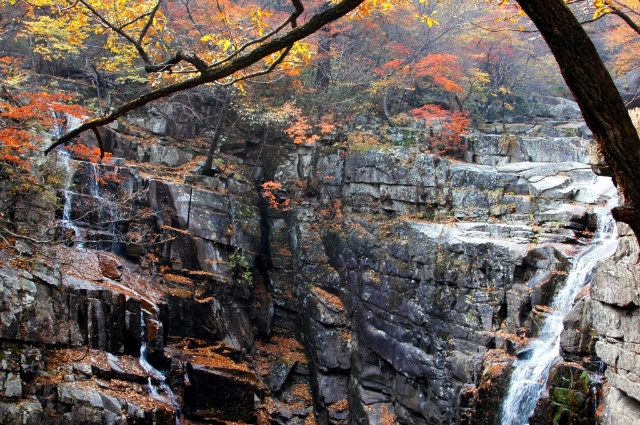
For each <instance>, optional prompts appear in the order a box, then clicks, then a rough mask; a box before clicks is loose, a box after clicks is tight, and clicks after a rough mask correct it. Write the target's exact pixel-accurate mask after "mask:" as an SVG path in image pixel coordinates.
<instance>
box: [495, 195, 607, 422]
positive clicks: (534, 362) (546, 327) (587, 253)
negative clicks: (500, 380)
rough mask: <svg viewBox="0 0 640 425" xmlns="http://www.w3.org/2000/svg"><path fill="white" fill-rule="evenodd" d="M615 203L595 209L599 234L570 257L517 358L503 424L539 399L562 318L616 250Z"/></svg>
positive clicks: (527, 413) (519, 418)
mask: <svg viewBox="0 0 640 425" xmlns="http://www.w3.org/2000/svg"><path fill="white" fill-rule="evenodd" d="M616 205H617V198H616V197H615V196H613V197H612V198H611V199H610V201H609V202H608V203H607V205H606V206H604V207H601V208H599V209H597V210H596V211H595V213H596V214H597V215H598V233H597V235H596V237H595V238H594V239H593V241H592V242H590V243H589V244H588V245H586V246H585V247H584V248H582V249H581V250H580V251H579V252H578V254H577V255H576V256H575V258H574V259H573V266H572V268H571V271H570V272H569V275H568V276H567V282H566V284H565V286H564V287H563V288H562V290H561V291H560V292H559V293H558V294H557V295H556V298H555V299H554V300H553V303H552V305H551V307H552V308H551V312H550V313H549V315H548V316H547V317H546V319H545V321H544V324H543V326H542V329H541V331H540V334H539V335H538V338H537V339H535V340H533V341H532V342H531V343H530V344H529V346H528V348H529V349H530V350H531V352H530V353H529V354H530V355H529V356H528V358H527V359H523V360H516V368H515V370H514V371H513V374H512V375H511V381H510V382H509V391H508V393H507V396H506V398H505V400H504V403H503V405H502V422H501V424H502V425H524V424H526V423H528V420H529V417H531V415H532V414H533V412H534V410H535V407H536V404H537V402H538V399H539V398H540V396H541V395H542V393H543V392H544V390H545V388H546V385H547V380H548V378H549V372H550V370H551V367H552V366H553V365H554V364H555V363H556V362H557V361H558V360H560V335H561V334H562V330H563V329H564V326H563V319H564V317H565V316H566V315H567V313H569V311H570V310H571V307H572V305H573V301H574V299H575V297H576V295H578V293H579V292H580V290H581V289H582V288H583V287H584V286H585V285H586V284H587V283H588V282H589V281H590V280H591V277H592V274H593V273H592V272H593V269H594V268H595V266H596V265H597V264H598V262H599V261H600V260H602V259H604V258H607V257H609V256H611V255H613V253H614V252H615V250H616V247H617V245H618V238H617V236H618V232H617V228H616V224H615V221H614V220H613V217H611V209H612V208H613V207H614V206H616Z"/></svg>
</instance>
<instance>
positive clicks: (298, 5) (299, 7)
mask: <svg viewBox="0 0 640 425" xmlns="http://www.w3.org/2000/svg"><path fill="white" fill-rule="evenodd" d="M291 1H292V3H293V6H294V7H295V10H294V11H293V12H292V13H291V15H289V17H288V18H287V19H286V20H285V21H284V22H282V23H281V24H280V25H278V26H277V27H276V28H275V29H274V30H273V31H271V32H270V33H268V34H265V35H264V36H262V37H260V38H256V39H254V40H251V41H248V42H246V43H245V44H243V45H242V46H240V47H239V48H238V50H236V51H235V52H233V53H232V54H230V55H229V56H227V57H226V58H224V59H222V60H219V61H218V62H214V63H212V64H211V67H212V68H213V67H214V66H218V65H221V64H223V63H225V62H229V61H230V60H231V59H233V58H234V57H236V56H238V55H239V54H240V53H242V52H243V51H245V50H246V49H247V48H249V47H251V46H253V45H254V44H258V43H262V42H263V41H265V40H268V39H269V38H271V37H273V36H274V35H276V34H277V33H279V32H280V31H282V29H283V28H284V27H286V26H287V25H289V23H291V27H292V28H296V27H297V26H298V24H297V22H296V20H297V19H298V17H299V16H300V15H301V14H302V12H304V6H303V5H302V3H301V2H300V0H291Z"/></svg>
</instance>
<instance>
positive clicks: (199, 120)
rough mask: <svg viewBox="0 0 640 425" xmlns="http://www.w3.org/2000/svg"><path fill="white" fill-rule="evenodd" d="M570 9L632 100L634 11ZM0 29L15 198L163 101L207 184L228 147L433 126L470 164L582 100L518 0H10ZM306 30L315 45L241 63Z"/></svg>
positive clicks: (4, 119)
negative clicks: (471, 139)
mask: <svg viewBox="0 0 640 425" xmlns="http://www.w3.org/2000/svg"><path fill="white" fill-rule="evenodd" d="M343 4H346V6H344V7H347V8H350V9H349V10H347V9H344V8H343V9H339V8H340V7H342V6H341V5H343ZM568 4H569V6H570V7H571V8H572V11H573V13H574V15H575V16H576V17H577V18H578V20H579V21H581V22H582V23H583V24H584V26H585V28H586V29H587V31H588V32H589V35H590V37H591V39H592V40H593V41H594V42H595V44H596V47H597V48H598V52H599V54H600V56H601V57H602V58H603V60H604V62H605V63H606V65H607V67H608V69H609V70H610V72H611V73H612V75H613V76H614V78H616V79H618V81H619V82H620V84H619V85H618V86H619V88H620V90H621V91H628V92H629V93H631V97H630V98H627V99H626V100H628V101H629V102H630V103H632V102H633V101H634V98H633V95H634V93H635V92H636V90H635V88H634V87H633V84H634V81H636V80H637V78H636V77H637V76H636V74H637V72H638V71H637V70H638V60H639V59H638V57H637V55H636V54H634V52H637V51H638V40H640V39H639V38H638V26H637V24H635V20H634V19H635V17H636V16H638V13H637V12H636V11H637V10H638V7H639V4H638V2H637V1H635V0H625V1H624V2H610V1H606V2H603V1H601V0H596V1H594V2H589V1H572V2H569V3H568ZM351 9H353V10H351ZM334 10H337V12H336V11H334ZM340 14H343V15H344V14H346V15H347V16H346V17H344V18H342V19H339V20H336V19H337V18H338V17H339V16H340ZM0 17H1V20H0V25H1V27H0V28H1V31H2V33H1V34H0V37H1V39H0V46H1V50H2V53H1V56H2V57H1V58H0V73H1V75H2V87H1V92H0V120H1V128H0V166H1V170H0V177H2V178H3V179H4V180H5V181H10V182H11V186H12V187H11V188H10V190H9V191H8V192H9V193H13V194H14V195H16V196H18V195H20V196H22V195H24V194H26V193H30V192H37V191H39V190H42V188H44V187H45V186H46V185H47V184H49V183H50V181H49V179H51V178H54V177H53V176H52V175H51V176H50V175H49V174H47V172H46V167H41V166H40V165H41V164H40V163H41V162H42V161H44V159H42V158H41V159H39V160H35V161H34V155H35V154H36V153H38V155H39V154H40V153H41V152H42V151H43V150H44V149H46V148H51V144H52V142H55V138H56V137H58V136H61V135H63V134H64V133H65V132H66V131H68V130H70V129H73V128H74V127H78V126H79V125H80V124H81V123H83V122H84V123H85V124H86V123H87V122H93V121H95V119H94V118H95V117H101V116H106V117H108V119H107V120H104V121H100V122H99V124H100V125H103V124H108V123H110V122H113V121H115V119H116V118H118V117H120V116H121V115H124V113H127V112H131V113H134V114H135V109H136V108H138V107H139V106H142V105H144V104H147V102H148V101H149V100H151V99H157V100H156V101H155V102H154V103H153V104H152V106H151V107H150V108H151V109H152V112H153V113H156V114H160V115H162V116H163V117H165V118H166V119H167V122H168V129H167V132H168V134H169V135H171V136H175V137H179V138H182V139H189V140H191V141H192V143H193V145H194V146H195V147H199V148H202V153H203V155H206V163H205V167H204V168H205V172H206V171H207V170H209V171H211V170H212V164H213V157H214V153H215V152H216V151H217V150H218V149H219V148H220V140H221V139H224V140H227V141H228V140H247V141H258V143H260V142H262V143H267V142H274V141H275V142H284V143H287V142H293V143H298V144H308V145H309V144H314V143H331V144H334V143H349V142H350V141H357V142H359V143H362V142H364V143H366V144H379V143H384V142H385V140H382V138H381V137H380V136H379V133H377V132H376V129H378V128H381V127H385V128H388V127H392V128H393V127H414V128H422V129H424V130H425V131H426V133H427V135H428V142H427V143H426V144H425V149H430V150H432V151H436V152H439V153H443V154H448V155H451V156H453V157H455V156H460V155H461V154H462V149H463V147H462V145H461V143H460V142H461V139H460V137H459V135H460V134H461V133H463V132H465V131H469V130H471V129H473V128H476V129H477V128H480V129H482V128H485V129H486V124H487V123H494V122H499V123H502V124H503V125H504V124H505V123H506V122H513V121H514V120H521V121H527V120H528V119H530V118H531V117H533V116H536V115H537V116H540V115H544V109H543V108H542V107H541V105H543V104H544V103H545V100H544V99H549V98H571V94H570V92H569V90H568V89H567V87H566V85H565V84H564V83H563V81H562V78H561V75H560V72H559V70H558V67H557V65H556V63H555V60H554V57H553V55H552V54H551V53H550V51H549V49H548V48H547V45H546V44H545V41H544V40H543V39H542V37H541V36H540V34H539V33H538V32H537V30H536V28H535V27H534V26H533V24H532V23H531V22H530V21H529V20H528V18H527V17H526V15H525V14H524V13H523V11H522V10H521V9H520V8H519V7H518V6H517V5H516V4H510V3H508V2H506V1H503V2H502V3H499V4H497V3H492V2H487V1H477V0H470V1H467V0H465V1H461V0H456V1H454V0H443V1H438V2H435V1H434V2H428V1H426V0H418V1H413V0H392V1H378V0H372V1H366V2H364V3H360V2H354V1H351V2H350V3H349V2H348V1H343V2H341V3H333V2H322V1H316V2H305V3H304V4H302V3H300V2H299V1H297V0H294V1H293V2H285V1H255V0H247V1H228V0H215V1H214V0H198V1H195V0H178V1H162V0H136V1H126V2H125V1H119V0H109V1H89V0H78V1H75V2H67V1H51V0H37V1H20V0H19V1H15V0H10V1H2V2H1V3H0ZM318 17H319V18H318ZM310 24H315V27H316V28H315V29H314V28H310V29H309V30H308V31H309V34H310V35H309V36H306V37H305V36H299V37H298V38H299V39H298V40H297V41H295V42H291V41H288V42H286V43H281V44H277V43H276V44H275V45H273V47H271V51H270V52H269V51H266V50H265V51H264V52H262V56H260V55H256V57H255V58H254V59H251V60H244V59H243V58H245V57H248V56H250V55H251V54H253V53H255V52H258V51H260V49H264V48H265V46H266V47H268V46H269V43H272V44H273V42H274V40H275V41H276V42H277V41H278V40H279V39H278V37H280V39H282V38H283V37H281V35H282V34H284V37H287V36H289V35H290V34H292V33H296V31H297V32H304V31H307V29H306V28H308V27H309V25H310ZM311 26H313V25H311ZM289 27H290V28H291V29H285V28H289ZM316 29H319V30H318V31H317V32H316ZM294 35H295V34H294ZM303 35H304V34H303ZM285 41H286V40H285ZM265 52H266V53H265ZM243 60H244V61H243ZM225 67H226V71H224V72H223V73H219V74H215V72H213V73H212V71H211V70H212V69H214V70H215V69H219V68H225ZM225 73H226V75H225ZM214 74H215V75H214ZM187 88H191V89H190V90H185V89H187ZM149 93H151V94H152V95H151V96H150V95H149ZM153 93H159V95H154V94H153ZM541 108H542V109H541ZM132 111H133V112H132ZM92 119H94V120H93V121H91V120H92ZM184 123H190V125H189V128H190V131H188V132H187V133H185V131H184V128H185V126H184ZM492 128H493V127H492ZM86 129H91V130H94V131H93V132H94V133H95V136H96V139H95V140H93V139H92V140H89V139H88V138H86V137H85V138H84V139H83V140H84V141H85V142H88V144H89V145H94V146H93V147H87V146H86V145H83V144H80V143H77V144H73V145H71V146H69V147H68V148H70V149H71V150H72V151H73V153H74V154H75V155H76V156H79V157H81V158H85V159H87V158H89V159H92V160H94V161H97V160H99V157H100V156H101V152H100V149H98V148H97V145H99V144H101V143H102V140H101V136H100V131H98V128H97V127H91V128H89V127H87V128H85V130H86ZM72 136H75V135H74V134H72ZM149 137H151V138H153V137H154V135H153V134H150V135H149ZM68 140H69V139H66V140H65V139H64V137H63V139H62V140H59V141H58V142H56V143H62V142H67V141H68ZM76 141H77V140H76ZM54 144H55V143H54ZM34 165H36V166H38V170H37V171H36V170H34ZM13 207H15V203H12V202H4V208H5V212H7V213H8V211H9V209H10V208H13ZM3 217H5V216H3Z"/></svg>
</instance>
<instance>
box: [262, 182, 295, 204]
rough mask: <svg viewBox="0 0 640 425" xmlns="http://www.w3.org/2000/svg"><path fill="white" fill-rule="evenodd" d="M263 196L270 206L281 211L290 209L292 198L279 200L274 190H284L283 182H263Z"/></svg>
mask: <svg viewBox="0 0 640 425" xmlns="http://www.w3.org/2000/svg"><path fill="white" fill-rule="evenodd" d="M261 187H262V197H263V198H264V199H265V200H266V201H267V205H268V206H269V208H272V209H275V210H281V211H287V210H289V209H290V204H291V199H285V200H279V199H278V198H277V197H276V195H275V193H274V191H276V190H282V183H278V182H273V181H269V182H266V183H263V184H262V186H261Z"/></svg>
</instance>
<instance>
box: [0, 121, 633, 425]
mask: <svg viewBox="0 0 640 425" xmlns="http://www.w3.org/2000/svg"><path fill="white" fill-rule="evenodd" d="M122 130H123V129H120V131H119V132H118V131H113V130H110V131H109V134H108V135H107V136H108V137H105V139H106V140H107V144H108V146H109V147H110V149H111V150H113V151H114V152H116V153H118V154H119V155H121V156H123V157H126V159H127V161H133V160H136V161H138V164H137V165H128V164H127V163H125V162H124V161H123V160H118V161H116V162H115V163H116V164H117V166H103V167H100V168H99V169H97V170H94V169H93V168H92V167H90V166H87V165H86V164H84V163H81V162H79V163H76V162H73V164H74V166H73V167H71V168H70V169H69V173H71V174H72V176H71V178H70V179H69V181H71V182H74V184H75V187H77V188H82V187H88V186H90V185H91V184H92V183H91V182H92V181H93V180H95V175H96V174H98V175H107V174H108V175H110V176H114V177H113V178H111V179H109V180H108V181H105V179H99V180H100V183H101V184H100V186H101V189H100V190H101V193H100V195H99V196H97V195H96V194H95V193H93V194H91V193H87V194H84V195H83V196H80V195H82V194H80V195H77V196H76V195H70V194H69V193H70V191H71V189H69V188H66V189H65V188H63V189H65V190H61V191H60V192H59V195H60V198H61V199H60V202H59V205H62V204H63V199H62V198H66V197H69V196H75V197H76V198H77V199H76V202H74V208H73V211H72V214H71V216H72V217H74V218H75V223H76V224H77V227H78V228H77V229H74V230H73V232H72V234H70V232H69V226H66V227H65V226H63V225H59V226H58V228H57V229H54V230H53V232H54V233H56V234H62V235H64V237H65V238H66V243H67V245H68V246H67V247H61V246H57V247H55V248H50V247H44V248H39V249H38V250H36V249H33V247H30V246H29V244H28V243H25V242H21V243H20V244H17V243H16V247H18V245H19V246H20V247H22V249H16V250H8V251H6V252H5V253H3V254H2V255H3V257H2V268H0V273H1V277H2V280H1V281H0V285H1V286H0V288H1V290H2V291H3V298H2V300H3V301H2V302H3V304H2V313H1V314H2V321H1V324H0V333H1V335H2V341H1V344H2V346H1V347H2V351H1V352H2V353H3V354H2V361H1V362H0V387H1V389H2V394H3V398H2V402H1V403H0V422H2V423H33V424H36V423H47V424H49V423H51V424H58V423H96V424H97V423H100V424H112V423H140V424H142V423H168V424H169V423H170V424H172V423H176V421H177V420H179V421H181V423H230V422H242V423H256V422H257V423H261V424H263V423H264V424H266V423H274V424H276V423H282V424H285V423H286V424H296V423H297V424H302V423H306V424H311V423H314V421H315V422H317V423H321V424H327V423H331V424H346V423H359V424H377V423H400V424H434V423H450V424H453V423H468V424H475V423H482V424H490V423H496V421H497V417H498V414H499V405H500V402H501V400H502V398H503V397H504V394H505V387H506V385H507V384H508V376H509V372H510V370H511V367H512V366H511V365H512V363H513V361H514V359H515V354H516V353H517V351H518V350H519V349H520V348H522V347H524V346H525V344H526V343H527V341H528V339H529V338H531V337H535V335H536V333H537V329H538V326H539V324H540V322H541V320H543V318H544V316H545V311H546V309H548V307H547V306H549V305H550V302H551V300H552V299H553V296H554V294H555V292H556V291H557V289H558V288H559V287H561V286H562V284H563V283H564V280H565V279H566V274H567V270H568V269H569V268H570V262H571V259H572V257H573V256H574V255H575V254H576V252H577V250H578V247H579V246H581V244H584V243H585V242H586V241H588V240H589V239H590V238H591V237H592V234H593V231H594V230H595V226H596V223H595V219H594V214H593V208H594V207H595V206H596V205H599V204H601V203H603V202H604V201H605V200H606V199H607V198H608V197H609V196H611V191H610V189H611V183H610V179H609V178H608V177H599V176H596V175H595V174H594V173H593V172H592V171H591V166H590V165H589V164H587V163H588V162H590V161H591V159H590V156H589V153H588V150H587V149H585V147H586V143H585V141H584V140H582V139H579V138H557V139H553V138H529V139H526V140H519V139H512V140H511V139H510V140H507V139H506V138H504V137H502V136H495V137H494V136H486V135H485V136H476V137H474V138H471V139H469V141H468V149H467V154H466V158H467V160H468V161H474V162H475V163H470V162H467V163H464V162H456V161H452V160H449V159H446V158H442V157H438V156H436V155H433V154H429V153H425V152H423V151H421V150H420V149H419V148H418V147H415V148H401V147H392V146H368V145H358V144H355V143H349V144H348V145H345V146H327V145H319V146H315V147H305V146H303V147H300V146H294V145H267V146H264V147H263V148H261V149H259V150H258V149H256V148H254V149H253V150H249V151H247V152H246V156H245V160H242V159H238V158H237V157H231V156H224V155H222V156H221V157H220V158H219V159H218V161H217V165H216V171H217V174H216V175H215V176H214V177H206V176H202V175H198V174H197V171H198V167H197V166H196V164H195V162H196V161H197V159H196V160H193V158H196V156H197V154H198V152H197V151H191V152H190V151H188V150H184V149H180V148H179V146H178V147H176V145H174V144H173V143H172V142H171V140H168V139H167V140H166V141H165V142H163V144H160V145H158V144H155V145H149V143H148V142H146V141H145V140H144V138H143V137H142V136H141V135H140V134H137V133H136V132H133V131H130V130H129V131H126V132H122ZM558 146H560V147H561V149H556V148H555V147H558ZM260 154H261V155H260ZM259 155H260V156H259ZM145 161H151V163H153V164H155V165H153V166H152V165H150V164H149V163H147V162H145ZM522 161H526V162H522ZM540 161H555V162H540ZM591 162H592V161H591ZM159 166H160V167H159ZM92 170H93V171H92ZM100 173H102V174H100ZM257 180H259V181H274V182H276V183H279V184H281V185H274V186H273V188H272V189H269V192H268V194H265V193H264V190H261V189H260V187H259V185H258V184H257V183H256V181H257ZM73 193H76V192H73ZM265 195H268V196H265ZM80 198H82V199H83V200H84V202H79V199H80ZM106 199H111V200H112V202H114V203H116V204H117V205H121V207H120V209H117V208H116V209H115V210H116V211H119V212H116V213H110V215H108V218H106V219H105V215H104V214H103V215H100V214H98V213H97V211H99V210H100V209H101V208H103V206H104V204H105V202H106V201H105V200H106ZM125 207H126V208H125ZM125 211H126V212H127V214H125ZM62 214H63V211H62V207H60V211H59V213H58V215H59V216H60V218H62ZM107 222H108V223H107ZM634 243H635V242H634V241H633V239H632V237H631V236H630V235H628V234H627V233H625V232H624V231H623V237H622V239H621V244H620V249H619V251H618V253H617V254H616V256H615V257H614V258H613V259H611V260H609V261H607V262H606V263H604V264H603V265H602V266H601V267H600V269H599V270H598V272H597V273H596V278H595V279H594V283H593V287H592V290H591V295H590V291H589V289H586V290H584V291H583V292H582V293H581V295H580V297H579V301H578V302H577V303H576V304H575V307H574V309H573V310H572V313H571V314H570V315H569V316H568V317H567V319H566V323H565V327H566V329H565V332H564V334H563V336H562V348H563V356H564V357H565V360H566V361H567V363H560V364H559V365H558V366H557V367H556V368H555V369H554V372H553V374H552V379H551V384H550V385H551V386H550V388H549V394H548V395H547V396H546V397H543V398H542V399H541V401H540V403H539V405H538V408H537V410H536V414H535V415H534V419H533V420H534V421H538V422H536V423H552V422H550V421H549V418H551V421H556V422H555V423H568V422H566V420H570V421H571V422H572V423H581V424H582V423H585V424H586V423H593V421H594V420H596V419H599V420H601V421H603V423H612V424H613V423H625V422H620V421H623V420H627V421H628V423H635V422H634V421H637V417H638V416H634V415H635V413H633V412H634V410H633V409H637V403H638V401H637V400H639V399H640V397H639V393H640V391H639V390H638V388H637V387H638V382H639V381H638V378H637V371H638V370H639V367H638V365H637V362H636V363H634V357H633V356H637V354H638V349H637V346H638V343H640V341H637V338H636V337H634V335H635V334H637V332H635V330H637V328H638V326H637V323H636V322H634V320H635V319H634V318H637V316H638V311H636V310H637V308H638V305H639V304H638V294H637V283H636V280H635V279H634V270H635V269H634V264H635V261H636V260H635V256H637V246H636V245H634ZM95 248H101V249H105V248H108V249H109V250H110V251H111V252H110V253H107V252H104V251H97V250H95ZM615 282H620V283H619V285H620V286H619V287H614V286H613V285H614V284H615ZM594 324H595V328H594ZM634 344H635V345H634ZM598 356H599V357H598ZM599 358H602V360H603V361H604V363H605V364H606V366H607V367H606V372H605V375H606V378H607V380H608V382H609V384H610V386H611V389H610V390H609V391H608V392H607V391H605V390H606V388H604V389H602V388H601V386H600V385H599V384H598V382H599V378H598V377H597V372H598V369H599V365H600V361H599ZM609 384H607V385H605V387H608V385H609ZM605 393H606V401H607V403H606V406H605V405H602V404H601V399H602V396H603V395H604V394H605ZM598 406H600V410H599V411H597V412H596V408H597V407H598ZM566 418H569V419H566ZM621 418H627V419H621ZM545 421H546V422H545ZM563 421H564V422H563ZM607 421H609V422H607Z"/></svg>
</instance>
